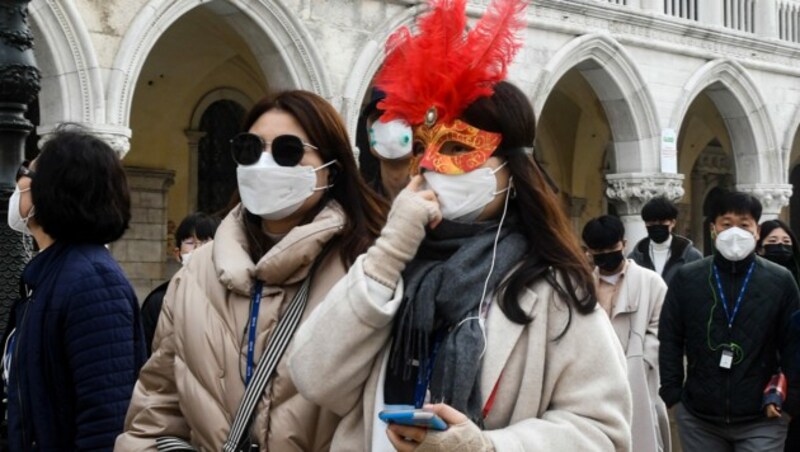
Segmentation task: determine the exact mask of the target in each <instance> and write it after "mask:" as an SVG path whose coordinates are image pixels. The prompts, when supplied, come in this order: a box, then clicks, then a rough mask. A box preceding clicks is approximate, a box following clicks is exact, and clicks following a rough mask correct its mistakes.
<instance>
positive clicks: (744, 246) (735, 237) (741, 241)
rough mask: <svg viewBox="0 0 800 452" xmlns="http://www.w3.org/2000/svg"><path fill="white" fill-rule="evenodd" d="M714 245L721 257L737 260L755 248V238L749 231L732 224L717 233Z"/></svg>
mask: <svg viewBox="0 0 800 452" xmlns="http://www.w3.org/2000/svg"><path fill="white" fill-rule="evenodd" d="M714 246H715V247H716V248H717V251H719V253H720V254H722V257H724V258H725V259H728V260H729V261H733V262H738V261H740V260H742V259H744V258H745V257H747V256H749V255H750V254H751V253H752V252H753V251H754V250H755V249H756V238H755V236H754V235H753V234H752V233H751V232H750V231H746V230H744V229H742V228H740V227H736V226H734V227H732V228H728V229H726V230H724V231H722V232H720V233H719V234H717V238H716V240H714Z"/></svg>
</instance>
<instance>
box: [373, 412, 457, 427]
mask: <svg viewBox="0 0 800 452" xmlns="http://www.w3.org/2000/svg"><path fill="white" fill-rule="evenodd" d="M378 418H379V419H380V420H382V421H383V422H386V423H387V424H400V425H411V426H414V427H427V428H430V429H433V430H447V423H446V422H445V421H443V420H442V418H440V417H439V416H437V415H436V414H434V413H433V412H431V411H426V410H419V409H418V410H413V409H409V410H383V411H381V412H380V413H378Z"/></svg>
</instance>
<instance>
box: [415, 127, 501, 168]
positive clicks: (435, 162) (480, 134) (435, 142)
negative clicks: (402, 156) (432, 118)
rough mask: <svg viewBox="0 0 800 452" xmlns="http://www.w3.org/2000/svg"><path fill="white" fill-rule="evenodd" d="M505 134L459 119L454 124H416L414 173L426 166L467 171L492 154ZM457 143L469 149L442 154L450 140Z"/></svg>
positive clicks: (478, 165)
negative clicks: (489, 130)
mask: <svg viewBox="0 0 800 452" xmlns="http://www.w3.org/2000/svg"><path fill="white" fill-rule="evenodd" d="M502 139H503V136H502V135H500V134H499V133H494V132H487V131H485V130H481V129H479V128H477V127H473V126H471V125H469V124H467V123H466V122H464V121H461V120H460V119H456V120H455V121H453V122H452V123H451V124H442V123H436V124H433V125H431V126H429V125H427V124H420V125H418V126H415V127H414V158H413V159H412V161H411V173H412V174H418V173H419V168H425V169H427V170H430V171H435V172H437V173H442V174H463V173H468V172H470V171H472V170H474V169H476V168H478V167H480V166H481V165H483V164H484V163H486V160H488V159H489V157H491V156H492V153H494V151H495V149H497V146H499V145H500V141H502ZM451 142H452V143H458V144H461V145H463V146H465V147H467V148H468V149H470V150H469V151H467V152H460V153H458V154H455V155H450V154H443V153H442V151H443V148H444V146H445V145H446V144H447V143H451Z"/></svg>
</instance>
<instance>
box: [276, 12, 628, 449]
mask: <svg viewBox="0 0 800 452" xmlns="http://www.w3.org/2000/svg"><path fill="white" fill-rule="evenodd" d="M525 4H527V1H523V0H514V1H502V0H501V1H495V2H493V4H492V5H490V7H489V11H490V13H487V14H489V16H486V17H484V18H483V19H482V20H481V21H479V22H478V23H477V24H476V25H475V27H474V28H473V29H472V31H470V32H469V34H465V27H466V14H465V7H466V2H465V1H456V2H449V1H434V2H432V3H431V9H430V10H429V11H428V12H427V13H426V14H425V15H424V16H422V17H421V18H420V19H419V23H418V24H417V28H416V29H417V30H421V31H420V33H419V34H417V35H412V34H411V33H410V31H409V30H407V29H405V28H404V29H402V30H401V31H400V32H398V35H396V37H397V39H396V40H393V39H390V41H391V42H394V43H395V44H396V46H395V47H394V49H395V50H394V51H393V52H392V53H390V54H389V55H388V57H387V61H386V64H385V65H384V68H383V69H382V72H381V73H380V74H378V76H377V81H376V83H377V85H378V86H379V88H381V89H383V90H384V91H385V92H386V99H385V100H384V102H383V103H382V104H381V105H382V107H383V108H384V114H383V116H382V117H381V120H384V121H390V120H393V119H397V118H399V119H403V120H405V121H406V122H408V123H409V124H411V125H412V127H413V128H414V148H415V160H416V162H417V163H418V169H419V172H420V173H421V174H420V175H416V176H415V177H413V178H412V180H411V181H410V183H409V185H408V187H407V188H405V189H404V190H403V191H402V192H401V193H400V195H399V196H398V197H397V198H396V199H395V201H394V203H393V206H392V211H391V213H390V214H389V218H388V220H387V224H386V226H385V227H384V228H383V230H382V232H381V235H380V237H379V238H378V239H377V241H376V242H375V245H373V246H372V247H370V248H369V250H368V251H367V252H366V253H365V254H363V255H362V256H360V257H359V258H358V259H357V260H356V264H355V265H354V266H353V267H352V268H351V269H350V271H349V272H348V274H347V276H346V277H345V279H344V280H343V281H342V282H340V283H339V284H338V285H337V286H336V287H335V288H334V290H333V291H331V293H330V294H329V296H328V297H327V298H326V300H325V301H324V302H323V303H322V305H320V307H319V309H318V310H317V311H315V312H314V313H312V315H311V317H310V318H309V319H308V321H307V322H306V324H304V325H303V326H302V327H301V328H300V330H299V331H298V334H297V340H296V343H295V347H294V348H293V349H292V357H291V361H290V370H291V374H292V376H293V377H294V379H295V382H296V384H297V386H298V389H299V390H300V393H301V394H303V395H304V396H306V397H307V398H309V399H310V400H313V401H315V402H317V403H319V404H320V405H322V406H324V407H326V408H328V409H330V410H332V411H333V412H335V413H336V414H338V415H341V416H343V419H342V422H341V423H340V424H339V427H338V428H337V431H336V434H335V436H334V440H333V444H332V449H333V450H348V451H350V450H371V451H387V450H401V451H406V450H409V451H410V450H419V451H423V450H425V451H433V450H442V451H445V450H447V451H451V450H459V451H478V450H480V451H484V450H606V451H613V450H619V451H623V450H629V449H630V406H631V397H630V390H629V388H628V385H627V383H626V381H625V364H624V357H623V355H622V352H621V349H620V347H619V344H618V341H617V339H616V337H615V336H614V333H613V330H612V329H611V327H610V325H609V322H608V320H607V319H606V318H605V316H604V314H603V313H602V311H600V310H597V309H595V306H596V302H595V299H594V296H593V295H594V287H593V282H592V274H591V269H590V268H589V266H588V265H587V262H586V259H585V258H584V255H583V253H582V252H581V249H580V247H579V244H578V243H577V240H576V238H575V237H574V235H573V234H572V233H571V232H570V227H569V221H568V219H567V218H566V216H565V214H564V212H563V210H562V209H561V207H560V204H559V200H558V197H557V196H556V195H555V193H554V192H553V191H552V190H551V188H550V186H549V185H548V184H547V182H546V180H545V178H544V177H543V175H542V173H541V172H540V171H538V169H537V168H536V166H535V164H534V161H533V159H532V157H531V155H530V146H531V144H532V143H533V140H534V131H535V119H534V114H533V109H532V107H531V104H530V102H529V101H528V99H527V98H526V96H525V94H524V93H523V92H522V91H521V90H519V89H518V88H516V87H514V86H513V85H511V84H509V83H506V82H503V81H501V80H502V79H503V78H504V77H505V71H501V70H498V71H496V72H491V71H490V70H489V69H487V68H484V67H478V66H480V64H490V65H491V68H502V67H507V65H508V63H510V61H511V58H512V57H513V54H514V52H513V49H514V48H516V47H515V46H513V45H512V46H511V48H510V49H492V51H491V52H490V51H489V50H487V49H485V48H484V49H483V50H485V51H486V52H488V53H489V54H492V55H495V58H499V57H498V55H503V57H502V58H500V59H499V61H498V60H492V61H490V62H488V63H487V62H485V61H484V62H483V63H476V62H475V61H474V58H476V57H477V56H479V55H481V54H482V53H481V52H478V51H477V50H476V49H471V48H470V44H467V45H466V47H461V45H462V44H464V42H466V43H472V45H476V46H480V45H485V44H486V43H487V42H488V41H487V40H484V39H483V38H481V37H482V36H484V33H488V34H490V35H492V36H504V39H501V40H498V41H495V42H503V43H505V44H508V43H512V44H513V42H514V35H515V33H516V32H518V31H519V29H520V28H521V27H523V26H524V21H523V20H522V17H523V16H524V7H525ZM437 24H439V25H442V24H447V26H448V27H452V29H451V30H449V32H448V33H444V34H434V35H427V34H426V32H425V30H431V29H432V28H435V27H436V26H437ZM498 24H499V25H500V26H501V27H503V26H506V25H507V24H517V25H516V26H515V27H519V28H514V29H513V30H503V29H500V30H498V29H497V28H496V26H497V25H498ZM473 33H474V34H473ZM446 38H447V39H450V40H452V41H445V39H446ZM439 39H441V40H442V41H439ZM431 40H435V42H436V45H434V43H432V42H431ZM505 44H504V45H505ZM437 49H438V50H437ZM447 49H450V50H451V51H452V52H451V51H448V50H447ZM426 50H430V51H432V52H434V54H431V55H415V56H414V57H413V58H412V56H410V55H409V54H408V52H417V51H419V52H424V51H426ZM439 50H441V51H442V52H444V53H443V54H436V53H435V52H437V51H439ZM503 50H504V51H503ZM461 52H463V53H461ZM446 57H447V58H449V59H444V58H446ZM406 58H409V59H408V60H406ZM422 61H424V62H425V64H426V68H427V69H429V70H425V71H423V70H421V69H420V68H417V67H415V66H414V62H422ZM434 64H439V66H434V67H430V65H434ZM417 69H419V70H417ZM483 70H487V71H490V73H491V74H493V75H492V76H491V77H493V78H490V79H489V80H492V82H491V83H489V82H488V81H487V79H485V78H480V77H477V74H475V73H473V72H472V71H483ZM481 74H483V72H481ZM438 76H442V77H443V78H444V80H449V83H454V84H456V86H459V87H460V90H461V91H459V90H455V91H449V90H447V89H441V88H442V85H441V83H445V81H444V80H443V79H437V78H435V77H438ZM414 77H417V78H416V79H413V80H409V79H411V78H414ZM428 77H431V78H428ZM446 77H453V79H447V78H446ZM462 77H463V78H462ZM471 83H474V84H471ZM423 86H429V87H431V90H430V91H417V87H423ZM440 89H441V91H439V90H440ZM442 93H448V95H447V97H442V98H439V97H437V96H439V95H440V94H442ZM442 95H444V94H442ZM411 99H413V102H412V103H411V104H409V103H407V102H405V100H411ZM398 409H410V410H415V409H418V410H420V411H417V412H416V413H418V414H419V415H424V414H426V413H427V414H429V413H434V414H436V415H437V416H439V418H441V420H442V422H443V424H445V425H444V426H446V427H447V428H446V430H444V431H440V430H435V429H427V428H424V427H415V426H410V425H404V424H401V423H397V422H391V421H390V423H389V424H386V423H384V422H383V421H382V420H381V418H380V416H381V414H380V413H381V412H384V411H386V412H384V413H383V416H384V419H391V417H389V418H387V415H389V416H390V415H391V414H392V413H395V412H397V410H398ZM440 427H441V425H440Z"/></svg>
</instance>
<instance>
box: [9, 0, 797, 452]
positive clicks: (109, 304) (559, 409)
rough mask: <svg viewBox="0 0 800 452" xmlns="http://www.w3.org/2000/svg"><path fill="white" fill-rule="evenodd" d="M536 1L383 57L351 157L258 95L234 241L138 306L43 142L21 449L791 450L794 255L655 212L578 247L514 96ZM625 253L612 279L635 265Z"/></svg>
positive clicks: (429, 35) (453, 13) (731, 217)
mask: <svg viewBox="0 0 800 452" xmlns="http://www.w3.org/2000/svg"><path fill="white" fill-rule="evenodd" d="M527 3H528V2H527V1H525V0H495V1H494V2H493V4H492V5H490V7H489V8H488V10H487V13H486V14H485V15H484V17H482V18H481V19H480V20H478V21H477V23H475V24H474V25H473V26H472V27H469V28H468V27H467V24H466V20H467V15H466V0H433V1H431V5H430V6H431V7H430V9H429V10H427V11H426V12H425V13H424V14H422V15H421V16H420V17H418V18H417V22H416V26H415V28H414V30H413V31H412V30H411V29H409V28H405V27H404V28H402V29H401V30H400V31H398V32H397V33H395V34H394V35H393V36H392V37H391V38H390V39H389V43H388V45H387V55H386V61H385V63H384V66H383V68H382V69H381V71H380V72H379V73H378V74H377V76H376V80H375V89H374V90H373V94H372V95H371V98H370V99H369V102H368V104H367V105H366V107H365V108H364V110H363V112H362V117H361V118H360V120H359V132H358V133H359V135H358V137H357V139H356V141H357V143H358V145H359V148H360V150H361V151H362V152H361V154H360V162H359V164H357V163H356V160H355V157H354V156H355V155H356V153H354V152H353V150H352V148H351V144H350V143H351V140H350V137H349V136H348V134H347V132H346V127H345V125H344V123H343V121H342V119H341V117H340V116H339V115H338V113H337V112H336V110H335V109H334V108H333V107H332V106H331V105H330V104H329V103H328V102H327V101H326V100H325V99H323V98H322V97H320V96H318V95H316V94H314V93H311V92H307V91H301V90H293V91H284V92H280V93H275V94H272V95H269V96H267V97H265V98H264V99H262V100H261V101H259V102H257V103H256V104H255V105H254V106H253V107H252V109H251V110H250V111H249V112H248V113H247V115H246V118H245V121H244V124H243V127H242V132H241V133H240V134H238V135H236V136H235V137H234V138H233V139H232V140H231V143H230V145H231V155H232V157H233V159H234V160H235V162H236V164H237V169H236V180H237V190H236V193H235V194H234V202H232V203H231V207H230V209H229V210H228V211H227V212H226V213H225V215H224V218H217V217H215V216H214V215H208V214H203V213H196V214H192V215H190V216H188V217H187V218H186V219H184V221H182V222H181V224H180V225H179V227H178V228H177V230H176V232H175V250H174V253H175V259H176V260H178V261H179V262H180V263H181V264H182V266H181V268H180V270H179V271H178V272H177V273H176V274H175V276H174V277H172V278H171V279H170V280H169V281H166V282H164V283H163V284H162V285H160V286H159V287H157V288H155V289H154V290H153V292H152V293H151V294H150V295H149V296H148V297H147V298H146V300H144V302H143V304H142V305H141V307H140V305H139V303H138V302H137V299H136V296H135V294H134V291H133V289H132V287H131V285H130V283H129V282H128V281H127V279H126V277H125V275H124V273H123V271H122V269H121V268H120V266H119V265H118V264H117V263H116V262H115V261H114V259H113V258H112V256H111V254H110V252H109V251H108V249H107V247H106V246H104V245H107V244H108V243H111V242H114V241H115V240H117V239H119V238H120V237H121V236H122V235H123V234H124V232H125V230H126V229H127V228H128V224H129V222H130V218H131V213H130V195H129V190H128V186H127V183H126V177H125V171H124V169H123V167H122V163H121V162H120V161H119V159H118V158H117V156H116V155H115V153H114V152H113V150H112V149H111V148H110V147H109V146H108V145H107V144H106V143H104V142H103V141H102V140H100V139H99V138H97V137H94V136H92V135H91V134H88V133H86V132H85V131H82V130H80V128H78V127H75V126H70V127H65V128H62V129H60V130H58V131H56V132H55V133H54V134H53V136H52V137H51V138H50V139H49V140H48V141H47V142H46V143H45V144H44V145H43V146H42V148H41V152H40V154H39V155H38V156H37V158H36V159H35V160H33V161H31V162H25V163H24V164H23V165H22V166H21V167H20V168H19V171H18V173H17V186H16V190H15V191H14V194H13V196H12V197H11V201H10V204H9V216H8V222H9V226H10V227H11V228H13V229H15V230H17V231H19V232H21V233H23V234H27V235H30V236H32V237H33V240H34V241H35V243H36V245H37V248H38V253H37V254H36V256H35V257H34V258H33V259H32V260H31V261H30V262H29V263H28V264H27V266H26V267H25V269H24V272H23V274H22V275H21V278H20V293H19V300H18V301H17V302H16V303H15V305H14V308H13V311H12V317H11V319H10V322H9V325H10V326H9V328H8V330H7V331H6V332H5V336H4V337H3V342H2V343H3V345H4V350H3V357H2V358H3V382H4V390H5V399H6V400H7V421H8V447H9V450H11V451H39V450H41V451H67V450H98V451H101V450H117V451H145V450H158V451H213V450H216V451H219V450H223V451H226V452H233V451H252V450H268V451H327V450H335V451H362V450H363V451H367V450H369V451H394V450H398V451H419V452H424V451H454V450H458V451H506V450H524V451H579V450H580V451H582V450H587V451H588V450H591V451H595V450H597V451H635V452H669V451H671V450H677V448H678V444H677V442H676V441H674V440H673V436H672V434H671V433H672V431H673V430H674V427H673V426H672V423H671V421H670V419H671V418H672V419H673V420H674V421H675V422H676V423H677V431H678V436H679V438H680V440H679V441H678V442H679V443H680V446H682V448H683V450H684V451H687V452H692V451H705V450H708V451H709V452H716V451H720V452H722V451H731V452H740V451H755V450H757V451H782V450H784V449H785V450H800V445H799V444H800V440H799V439H798V436H799V435H800V432H799V430H800V427H799V426H798V422H794V423H792V422H791V419H792V417H793V416H796V415H797V414H800V314H798V311H800V290H798V280H799V279H800V244H798V242H797V240H796V237H795V236H794V234H793V233H792V231H791V229H790V228H789V227H788V226H787V225H786V224H784V223H783V222H781V221H779V220H770V221H765V222H763V223H761V224H759V220H760V217H761V205H760V203H759V201H758V200H757V199H756V198H754V197H753V196H751V195H748V194H744V193H738V192H730V193H726V194H724V195H723V196H722V197H721V198H720V200H719V202H718V203H716V204H715V205H714V206H712V209H711V213H710V216H709V218H708V225H709V226H708V227H709V232H710V233H711V237H712V241H713V244H712V248H713V249H712V250H708V251H709V256H707V257H704V256H703V254H702V253H701V252H700V251H699V250H698V249H697V248H695V247H694V245H693V243H692V241H690V240H689V239H687V238H685V237H682V236H679V235H677V234H676V233H675V230H676V225H677V219H678V210H677V209H676V207H675V205H674V204H673V203H672V202H671V201H670V200H668V199H665V198H662V197H659V198H654V199H652V200H650V201H649V202H648V203H647V204H646V205H645V206H644V207H643V209H642V212H641V215H642V221H643V222H644V224H645V225H646V227H647V237H646V238H644V239H642V240H641V241H639V242H638V243H635V244H631V245H632V246H631V247H630V248H629V247H628V243H627V241H626V239H625V237H626V235H625V227H624V225H623V223H622V222H621V221H620V219H619V218H617V217H615V216H611V215H604V216H601V217H598V218H594V219H591V220H590V221H588V222H587V223H586V225H585V227H584V228H583V231H582V234H581V237H580V239H582V243H581V240H580V239H579V238H578V237H577V236H576V235H575V234H574V233H573V231H572V225H571V223H570V221H569V219H568V218H567V216H566V214H565V212H564V209H563V208H562V205H561V200H560V197H559V195H558V193H557V190H556V189H555V188H554V186H553V184H552V181H551V180H550V179H549V178H548V176H547V175H546V173H545V172H544V170H543V169H542V168H541V167H540V166H539V164H538V163H537V161H536V160H535V159H534V157H533V149H532V146H533V142H534V139H535V131H536V128H535V123H536V121H535V117H534V112H533V108H532V106H531V104H530V101H529V100H528V98H527V96H526V95H525V93H524V92H523V91H522V90H520V89H519V88H517V87H516V86H514V85H512V84H511V83H509V82H507V81H505V78H506V74H507V68H508V66H509V64H510V63H511V61H512V60H513V58H514V56H515V54H516V52H517V51H518V50H519V48H520V42H519V34H520V30H522V28H523V27H524V11H525V7H526V5H527ZM626 249H630V250H631V251H630V253H629V254H628V255H627V256H626V253H625V250H626Z"/></svg>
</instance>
